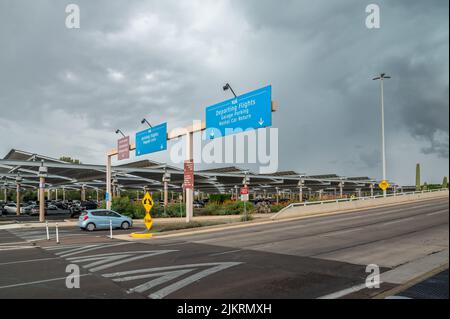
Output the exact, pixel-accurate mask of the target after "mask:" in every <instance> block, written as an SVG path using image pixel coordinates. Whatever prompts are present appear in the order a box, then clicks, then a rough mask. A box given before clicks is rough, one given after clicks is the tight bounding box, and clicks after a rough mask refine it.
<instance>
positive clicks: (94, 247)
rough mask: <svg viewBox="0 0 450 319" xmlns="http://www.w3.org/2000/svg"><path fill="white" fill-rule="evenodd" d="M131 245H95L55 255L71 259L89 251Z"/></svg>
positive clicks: (125, 243) (124, 243)
mask: <svg viewBox="0 0 450 319" xmlns="http://www.w3.org/2000/svg"><path fill="white" fill-rule="evenodd" d="M128 244H131V242H122V243H117V244H106V245H104V244H103V245H98V244H94V245H88V246H84V247H80V248H74V249H70V250H67V251H63V252H57V253H55V255H59V256H60V257H62V258H65V257H69V256H72V255H77V254H80V253H84V252H87V251H92V250H98V249H101V248H110V247H117V246H123V245H128Z"/></svg>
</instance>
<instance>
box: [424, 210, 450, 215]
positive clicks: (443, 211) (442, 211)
mask: <svg viewBox="0 0 450 319" xmlns="http://www.w3.org/2000/svg"><path fill="white" fill-rule="evenodd" d="M443 213H448V209H447V210H440V211H437V212H434V213H430V214H427V216H433V215H437V214H443Z"/></svg>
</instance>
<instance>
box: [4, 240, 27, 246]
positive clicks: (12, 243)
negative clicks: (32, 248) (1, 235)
mask: <svg viewBox="0 0 450 319" xmlns="http://www.w3.org/2000/svg"><path fill="white" fill-rule="evenodd" d="M17 244H22V245H29V244H30V243H29V242H27V241H13V242H10V243H3V244H0V246H11V245H17Z"/></svg>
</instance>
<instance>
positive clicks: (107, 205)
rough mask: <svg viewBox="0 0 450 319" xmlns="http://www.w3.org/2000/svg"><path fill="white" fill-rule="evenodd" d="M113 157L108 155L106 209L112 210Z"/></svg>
mask: <svg viewBox="0 0 450 319" xmlns="http://www.w3.org/2000/svg"><path fill="white" fill-rule="evenodd" d="M111 195H112V194H111V156H110V155H106V209H111V203H112V202H111Z"/></svg>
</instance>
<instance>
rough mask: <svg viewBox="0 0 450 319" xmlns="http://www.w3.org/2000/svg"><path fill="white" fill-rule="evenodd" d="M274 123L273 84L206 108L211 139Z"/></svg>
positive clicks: (207, 133) (207, 129)
mask: <svg viewBox="0 0 450 319" xmlns="http://www.w3.org/2000/svg"><path fill="white" fill-rule="evenodd" d="M271 125H272V86H270V85H269V86H266V87H263V88H261V89H259V90H256V91H252V92H249V93H246V94H243V95H240V96H238V97H237V98H234V99H231V100H227V101H225V102H222V103H218V104H215V105H212V106H209V107H207V108H206V132H205V133H206V136H207V137H208V138H210V139H213V138H215V137H220V136H227V135H231V134H236V133H239V132H241V131H246V130H250V129H258V128H263V127H267V126H271Z"/></svg>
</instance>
